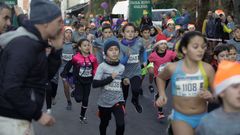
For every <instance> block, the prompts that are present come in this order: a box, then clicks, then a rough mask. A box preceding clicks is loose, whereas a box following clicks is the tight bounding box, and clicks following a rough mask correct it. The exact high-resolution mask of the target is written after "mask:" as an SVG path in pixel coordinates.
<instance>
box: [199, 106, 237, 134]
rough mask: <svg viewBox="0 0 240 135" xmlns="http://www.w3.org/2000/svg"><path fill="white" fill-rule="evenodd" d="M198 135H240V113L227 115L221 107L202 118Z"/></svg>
mask: <svg viewBox="0 0 240 135" xmlns="http://www.w3.org/2000/svg"><path fill="white" fill-rule="evenodd" d="M196 135H240V112H236V113H226V112H224V111H223V108H222V107H220V108H218V109H216V110H214V111H212V112H211V113H209V114H208V115H206V116H205V117H203V118H202V120H201V122H200V124H199V126H198V127H197V129H196Z"/></svg>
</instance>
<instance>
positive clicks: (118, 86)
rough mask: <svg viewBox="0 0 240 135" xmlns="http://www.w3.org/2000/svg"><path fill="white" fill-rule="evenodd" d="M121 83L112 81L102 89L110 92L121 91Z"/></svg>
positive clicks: (115, 80) (116, 80)
mask: <svg viewBox="0 0 240 135" xmlns="http://www.w3.org/2000/svg"><path fill="white" fill-rule="evenodd" d="M121 82H122V81H121V80H118V79H114V80H113V81H112V82H111V83H110V84H108V85H105V86H104V89H105V90H110V91H122V88H121Z"/></svg>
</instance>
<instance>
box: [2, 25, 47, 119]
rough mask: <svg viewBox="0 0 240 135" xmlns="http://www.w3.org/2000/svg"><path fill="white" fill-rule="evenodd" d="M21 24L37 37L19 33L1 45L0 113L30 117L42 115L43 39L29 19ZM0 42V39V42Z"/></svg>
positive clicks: (45, 62)
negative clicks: (2, 47) (28, 21)
mask: <svg viewBox="0 0 240 135" xmlns="http://www.w3.org/2000/svg"><path fill="white" fill-rule="evenodd" d="M24 28H25V29H26V30H27V31H28V32H30V33H32V34H33V35H35V37H37V38H38V40H35V39H33V38H30V37H29V36H24V35H22V36H19V37H15V38H13V39H12V40H10V42H8V44H7V45H6V46H4V50H3V52H2V54H1V57H0V116H5V117H10V118H15V119H24V120H29V121H31V120H32V119H35V120H38V119H39V118H40V117H41V115H42V111H41V109H42V106H43V101H44V96H45V84H46V82H47V57H46V53H45V48H46V46H47V42H45V41H43V40H42V38H41V35H40V32H39V31H38V30H37V29H36V28H35V27H34V26H33V25H31V24H30V23H26V24H24ZM15 33H16V34H17V32H15ZM15 33H14V34H15ZM6 34H7V33H6ZM4 36H5V37H4ZM6 38H8V36H6V35H4V34H3V35H1V36H0V39H6ZM2 42H3V40H0V45H2V44H3V43H2Z"/></svg>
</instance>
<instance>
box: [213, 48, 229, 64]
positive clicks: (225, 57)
mask: <svg viewBox="0 0 240 135" xmlns="http://www.w3.org/2000/svg"><path fill="white" fill-rule="evenodd" d="M215 59H216V60H217V62H218V63H220V62H221V61H222V60H229V52H228V51H227V50H225V51H222V52H220V53H219V54H218V56H217V57H216V55H215Z"/></svg>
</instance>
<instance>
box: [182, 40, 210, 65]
mask: <svg viewBox="0 0 240 135" xmlns="http://www.w3.org/2000/svg"><path fill="white" fill-rule="evenodd" d="M206 48H207V44H206V43H205V41H204V39H203V38H202V37H200V36H195V37H193V38H192V39H191V40H190V42H189V44H188V45H187V48H185V47H183V48H182V50H183V53H184V55H185V56H186V57H188V58H189V59H192V60H193V61H201V60H202V58H203V55H204V53H205V51H206Z"/></svg>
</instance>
